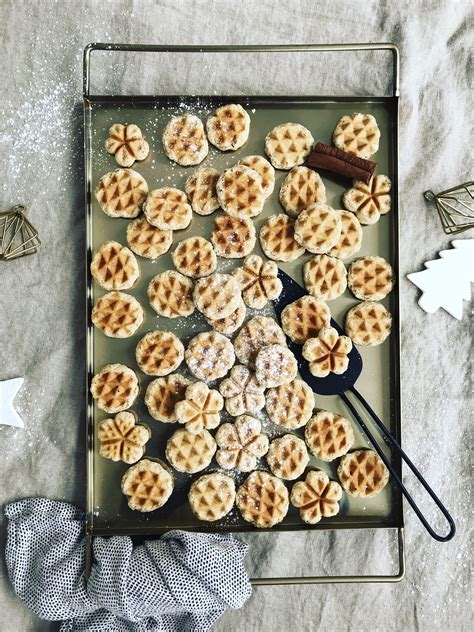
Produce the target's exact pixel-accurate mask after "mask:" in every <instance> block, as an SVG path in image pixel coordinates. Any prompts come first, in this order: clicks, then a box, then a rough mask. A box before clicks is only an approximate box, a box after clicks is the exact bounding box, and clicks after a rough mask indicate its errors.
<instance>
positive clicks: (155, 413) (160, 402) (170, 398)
mask: <svg viewBox="0 0 474 632" xmlns="http://www.w3.org/2000/svg"><path fill="white" fill-rule="evenodd" d="M189 384H190V381H189V380H188V379H186V378H185V377H183V376H182V375H179V374H178V373H173V374H171V375H167V376H166V377H159V378H157V379H156V380H153V381H152V382H150V384H148V387H147V389H146V393H145V404H146V407H147V408H148V412H149V413H150V415H151V416H152V417H153V419H156V420H157V421H162V422H163V423H175V422H176V421H177V419H176V414H175V410H174V408H175V406H176V404H177V403H178V402H180V401H181V400H182V399H184V397H185V393H186V388H187V387H188V386H189Z"/></svg>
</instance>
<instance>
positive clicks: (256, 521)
mask: <svg viewBox="0 0 474 632" xmlns="http://www.w3.org/2000/svg"><path fill="white" fill-rule="evenodd" d="M236 504H237V507H238V508H239V510H240V513H241V515H242V518H243V519H244V520H246V521H247V522H250V523H251V524H253V525H254V526H256V527H258V528H259V529H270V528H271V527H273V526H274V525H276V524H278V523H279V522H281V521H282V520H283V519H284V517H285V516H286V514H287V513H288V507H289V501H288V490H287V489H286V486H285V484H284V483H283V481H281V480H280V479H278V478H277V477H276V476H271V474H268V473H267V472H261V471H258V470H257V471H256V472H252V474H250V475H249V476H248V477H247V478H246V479H245V481H244V482H243V483H242V485H241V486H240V487H239V489H238V490H237V497H236Z"/></svg>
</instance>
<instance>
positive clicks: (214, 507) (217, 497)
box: [188, 472, 235, 522]
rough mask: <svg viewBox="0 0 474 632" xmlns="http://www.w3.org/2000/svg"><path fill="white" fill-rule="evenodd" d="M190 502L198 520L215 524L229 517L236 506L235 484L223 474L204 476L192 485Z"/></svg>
mask: <svg viewBox="0 0 474 632" xmlns="http://www.w3.org/2000/svg"><path fill="white" fill-rule="evenodd" d="M188 500H189V506H190V507H191V511H192V512H193V514H194V515H195V516H196V518H198V520H205V521H206V522H215V521H216V520H220V519H221V518H223V517H224V516H227V514H228V513H229V512H230V511H231V509H232V507H233V506H234V502H235V483H234V481H233V480H232V479H231V478H230V476H227V475H226V474H222V473H221V472H211V474H204V476H201V477H200V478H198V479H197V481H194V482H193V484H192V485H191V488H190V490H189V494H188Z"/></svg>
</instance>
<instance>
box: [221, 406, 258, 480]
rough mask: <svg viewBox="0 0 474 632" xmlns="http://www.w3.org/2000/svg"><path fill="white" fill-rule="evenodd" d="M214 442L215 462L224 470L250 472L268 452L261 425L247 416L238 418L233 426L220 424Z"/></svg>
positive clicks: (253, 418)
mask: <svg viewBox="0 0 474 632" xmlns="http://www.w3.org/2000/svg"><path fill="white" fill-rule="evenodd" d="M216 441H217V445H218V446H219V449H218V450H217V452H216V461H217V463H218V464H219V465H220V466H221V467H223V468H224V469H225V470H231V469H233V468H235V469H237V470H239V471H240V472H251V471H252V470H254V469H255V468H256V467H257V459H259V458H261V457H262V456H264V454H266V453H267V451H268V437H267V435H266V434H265V433H263V432H262V424H261V423H260V421H259V420H258V419H255V417H250V416H249V415H242V416H240V417H238V418H237V419H236V420H235V423H234V424H222V426H220V428H219V430H218V431H217V433H216Z"/></svg>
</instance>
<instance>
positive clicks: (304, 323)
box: [281, 296, 331, 344]
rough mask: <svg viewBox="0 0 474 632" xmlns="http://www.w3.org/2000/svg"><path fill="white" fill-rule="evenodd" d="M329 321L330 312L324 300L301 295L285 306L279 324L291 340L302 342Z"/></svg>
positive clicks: (311, 336)
mask: <svg viewBox="0 0 474 632" xmlns="http://www.w3.org/2000/svg"><path fill="white" fill-rule="evenodd" d="M330 322H331V312H330V311H329V307H328V306H327V305H326V303H325V302H324V301H321V300H318V299H317V298H314V297H313V296H302V297H301V298H299V299H297V300H296V301H293V303H290V304H289V305H287V306H286V307H285V309H284V310H283V311H282V313H281V326H282V327H283V331H284V332H285V334H286V335H287V336H288V338H290V340H291V341H292V342H296V343H298V344H303V343H304V342H305V341H306V340H308V338H314V337H315V336H317V335H318V333H319V331H320V330H321V329H322V328H323V327H327V326H328V325H329V323H330Z"/></svg>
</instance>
